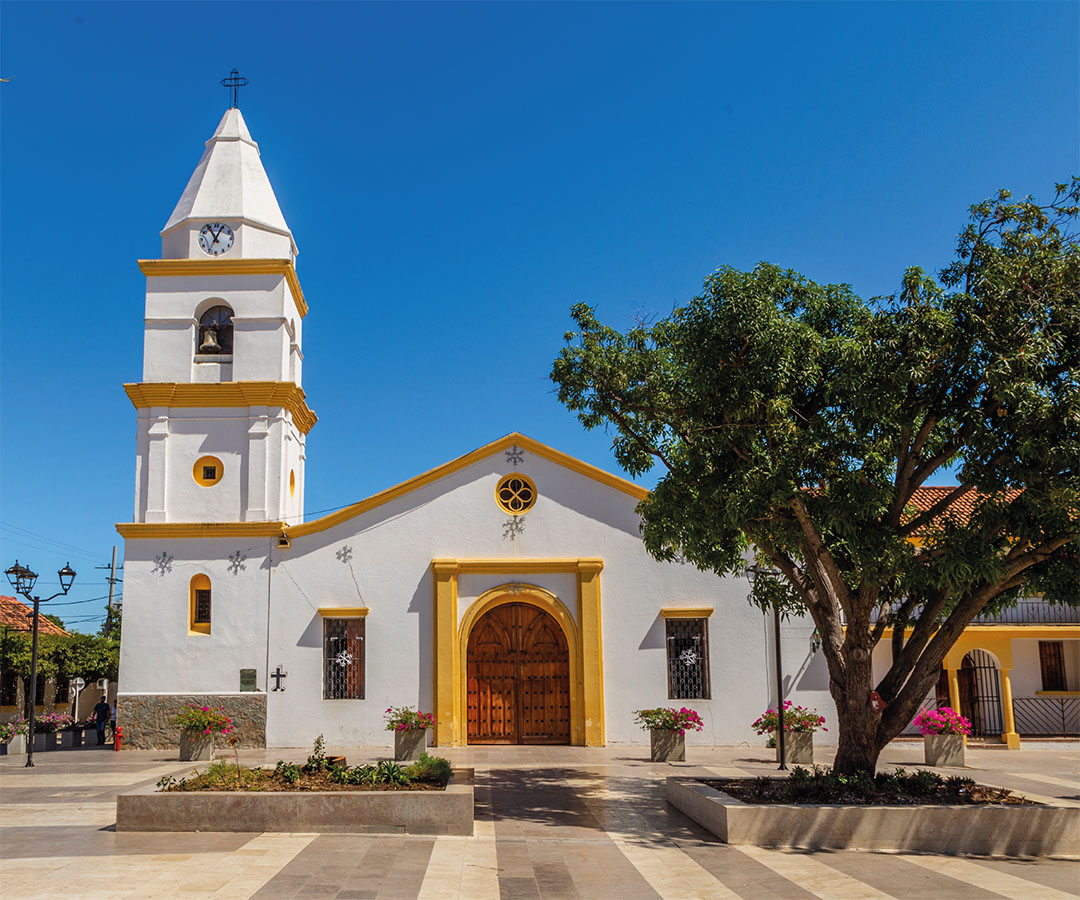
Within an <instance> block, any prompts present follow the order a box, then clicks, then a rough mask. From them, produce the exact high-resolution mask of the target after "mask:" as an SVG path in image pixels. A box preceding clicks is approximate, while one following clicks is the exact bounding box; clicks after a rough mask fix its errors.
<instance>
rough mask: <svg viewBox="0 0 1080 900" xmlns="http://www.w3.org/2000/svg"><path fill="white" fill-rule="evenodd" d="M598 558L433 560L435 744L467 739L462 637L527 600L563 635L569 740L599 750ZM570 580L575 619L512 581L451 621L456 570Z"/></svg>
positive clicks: (554, 600)
mask: <svg viewBox="0 0 1080 900" xmlns="http://www.w3.org/2000/svg"><path fill="white" fill-rule="evenodd" d="M603 568H604V561H603V560H601V559H593V558H588V559H549V558H544V559H524V558H523V559H435V560H432V562H431V570H432V574H433V576H434V578H433V581H434V594H435V597H434V601H435V609H434V612H435V616H434V618H435V629H434V631H435V647H434V657H433V662H434V665H433V669H434V673H433V674H434V698H435V744H436V746H439V747H460V746H463V745H464V744H466V743H467V741H468V709H467V706H468V690H467V685H466V678H467V675H468V673H467V672H466V666H465V660H466V656H467V654H468V645H469V634H470V632H471V631H472V628H473V626H474V625H475V624H476V622H477V621H479V619H480V616H482V615H483V614H484V613H485V612H488V611H489V610H491V609H494V608H495V607H496V606H500V605H502V604H503V603H520V602H524V603H531V604H532V605H534V606H537V607H539V608H540V609H543V610H544V611H545V612H547V613H549V614H550V615H552V616H553V617H554V619H555V621H557V622H558V623H559V627H560V628H562V630H563V633H564V634H565V635H566V641H567V647H568V650H569V653H570V681H571V685H570V743H571V744H576V745H578V746H586V747H602V746H603V745H604V664H603V651H602V646H603V645H602V640H601V634H600V571H601V570H602V569H603ZM548 572H564V573H572V574H575V575H576V576H577V616H576V617H575V616H573V615H571V613H570V610H569V609H568V608H567V606H566V604H565V603H564V602H563V601H562V600H560V599H559V598H558V597H557V596H556V595H555V594H553V593H551V592H550V591H548V590H546V589H544V588H541V587H539V586H537V585H532V584H526V585H523V584H521V583H520V582H518V581H514V582H510V583H507V584H503V585H500V586H499V587H496V588H492V589H490V590H488V591H485V592H484V593H483V594H482V595H481V596H480V597H478V598H477V600H476V601H475V602H474V603H472V604H471V605H470V607H469V609H468V610H466V612H465V615H464V616H462V619H461V622H460V623H459V622H458V608H457V600H458V597H457V588H458V576H459V575H460V574H463V573H469V574H475V573H485V574H486V573H498V574H505V575H535V574H540V573H548Z"/></svg>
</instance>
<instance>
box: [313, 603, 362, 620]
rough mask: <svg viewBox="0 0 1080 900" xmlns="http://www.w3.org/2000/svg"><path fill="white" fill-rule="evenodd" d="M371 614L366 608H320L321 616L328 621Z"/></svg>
mask: <svg viewBox="0 0 1080 900" xmlns="http://www.w3.org/2000/svg"><path fill="white" fill-rule="evenodd" d="M368 612H370V610H369V609H368V607H366V606H320V607H319V615H320V616H326V617H327V618H328V619H344V618H350V619H351V618H356V617H357V616H366V615H367V614H368Z"/></svg>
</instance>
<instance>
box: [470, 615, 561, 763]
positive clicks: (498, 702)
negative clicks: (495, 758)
mask: <svg viewBox="0 0 1080 900" xmlns="http://www.w3.org/2000/svg"><path fill="white" fill-rule="evenodd" d="M466 681H467V689H468V701H467V706H468V739H469V743H471V744H480V743H522V744H537V743H552V744H565V743H569V740H570V654H569V651H568V648H567V643H566V636H565V635H564V634H563V632H562V629H561V628H560V627H559V625H558V623H557V622H556V621H555V620H554V619H553V618H552V617H551V616H550V615H548V614H547V613H546V612H544V611H543V610H541V609H539V608H537V607H535V606H532V605H531V604H528V603H507V604H504V605H502V606H497V607H495V609H493V610H491V611H490V612H488V613H485V614H484V616H483V617H482V618H481V619H480V621H478V622H477V623H476V625H475V626H474V627H473V630H472V634H471V635H470V636H469V644H468V651H467V660H466Z"/></svg>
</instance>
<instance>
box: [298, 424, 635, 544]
mask: <svg viewBox="0 0 1080 900" xmlns="http://www.w3.org/2000/svg"><path fill="white" fill-rule="evenodd" d="M515 445H516V446H518V447H519V448H521V449H522V450H528V451H529V452H531V453H535V454H536V455H537V456H542V457H544V458H545V459H549V460H551V461H552V462H555V463H558V464H559V465H561V466H565V467H566V468H568V469H571V470H573V471H574V472H577V473H578V474H580V475H584V476H585V477H586V478H591V479H592V480H593V481H598V482H600V483H601V484H604V485H607V486H608V487H611V488H615V490H617V491H621V492H622V493H624V494H629V495H630V496H631V497H634V498H635V499H637V500H644V499H645V498H646V497H648V496H649V492H648V490H646V489H645V488H643V487H641V486H640V485H637V484H634V483H633V482H632V481H627V480H626V479H625V478H620V477H619V476H618V475H612V474H611V473H610V472H605V471H604V470H603V469H598V468H597V467H596V466H593V465H590V464H589V463H586V462H582V461H581V460H580V459H575V458H574V457H572V456H568V455H567V454H565V453H562V452H561V451H559V450H555V449H554V448H552V447H549V446H547V445H546V444H541V443H540V442H539V441H536V440H533V439H532V438H530V437H526V436H525V435H523V434H521V433H519V432H516V431H515V432H513V433H512V434H508V435H506V436H505V437H501V438H499V439H498V440H497V441H493V442H492V443H490V444H486V445H485V446H483V447H480V448H478V449H476V450H473V451H472V452H471V453H466V454H465V455H464V456H459V457H458V458H457V459H453V460H451V461H450V462H448V463H443V465H441V466H437V467H436V468H434V469H431V470H429V471H427V472H424V473H423V474H421V475H417V476H415V477H414V478H410V479H409V480H408V481H403V482H401V484H398V485H395V486H394V487H391V488H387V489H386V490H385V491H381V492H379V493H378V494H374V495H372V496H371V497H368V498H367V499H366V500H360V501H358V502H356V503H353V504H352V505H350V506H346V507H345V508H344V509H339V510H338V511H337V512H333V513H330V515H328V516H323V517H322V518H321V519H315V520H313V521H311V522H305V523H304V524H303V525H296V526H294V527H292V528H290V529H289V536H290V537H303V536H304V535H306V534H314V533H315V532H317V531H325V530H326V529H327V528H333V527H334V526H335V525H340V524H341V523H342V522H347V521H348V520H349V519H351V518H353V517H355V516H359V515H361V514H362V513H366V512H368V511H369V510H372V509H375V508H376V507H377V506H382V505H383V504H384V503H389V502H390V501H391V500H396V499H397V498H398V497H402V496H404V495H405V494H408V493H411V492H412V491H415V490H418V489H420V488H422V487H425V486H427V485H429V484H431V483H432V482H434V481H438V480H439V479H440V478H445V477H446V476H447V475H452V474H453V473H454V472H458V471H460V470H461V469H464V468H466V467H467V466H471V465H472V464H473V463H477V462H479V461H480V460H482V459H486V458H487V457H489V456H492V455H494V454H496V453H499V452H501V451H503V450H507V449H509V448H510V447H513V446H515Z"/></svg>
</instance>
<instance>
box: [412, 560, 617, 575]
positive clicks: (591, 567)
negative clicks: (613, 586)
mask: <svg viewBox="0 0 1080 900" xmlns="http://www.w3.org/2000/svg"><path fill="white" fill-rule="evenodd" d="M431 568H432V570H434V571H435V572H436V573H440V572H446V573H452V574H458V573H466V574H470V575H476V574H480V573H495V574H502V575H526V574H531V573H534V572H599V571H600V570H601V569H603V568H604V561H603V560H602V559H594V558H586V559H572V558H571V559H559V558H552V557H547V558H543V557H541V558H538V559H525V558H521V559H433V560H432V561H431Z"/></svg>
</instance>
